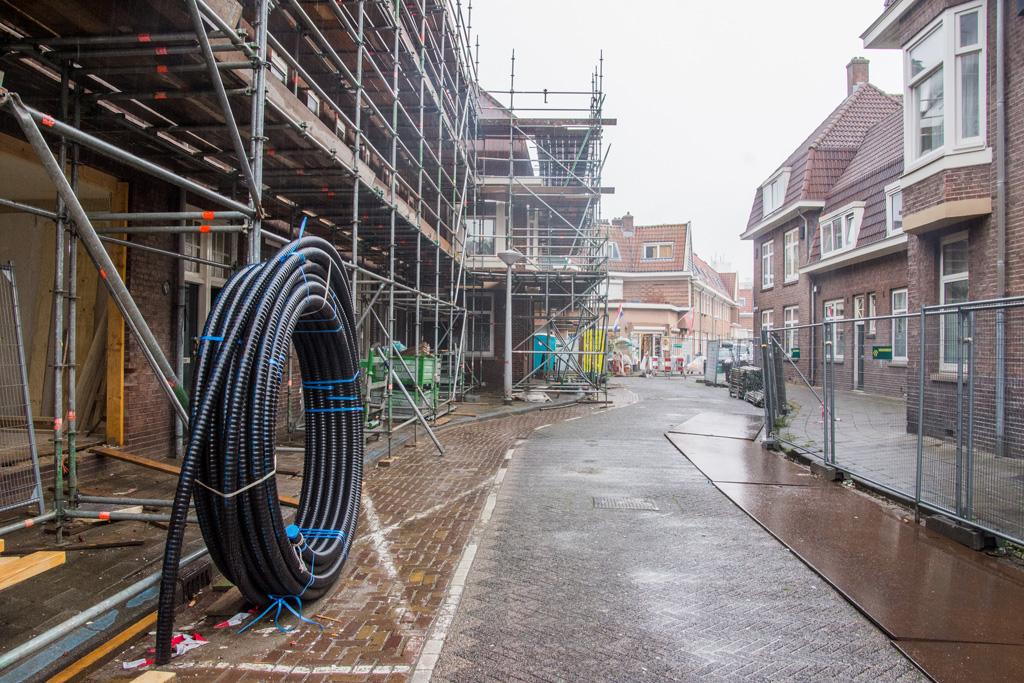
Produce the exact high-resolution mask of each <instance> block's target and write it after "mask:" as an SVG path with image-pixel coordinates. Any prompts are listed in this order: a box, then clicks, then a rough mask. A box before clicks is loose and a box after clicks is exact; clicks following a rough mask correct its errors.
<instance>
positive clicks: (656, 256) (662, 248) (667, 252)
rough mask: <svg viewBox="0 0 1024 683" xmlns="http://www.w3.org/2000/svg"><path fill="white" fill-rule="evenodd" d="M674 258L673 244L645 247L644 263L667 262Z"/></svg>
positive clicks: (661, 243) (656, 244) (659, 243)
mask: <svg viewBox="0 0 1024 683" xmlns="http://www.w3.org/2000/svg"><path fill="white" fill-rule="evenodd" d="M670 258H672V243H671V242H656V243H653V244H645V245H644V261H667V260H668V259H670Z"/></svg>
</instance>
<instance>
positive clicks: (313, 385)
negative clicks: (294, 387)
mask: <svg viewBox="0 0 1024 683" xmlns="http://www.w3.org/2000/svg"><path fill="white" fill-rule="evenodd" d="M357 379H359V373H358V372H357V373H356V374H354V375H352V376H351V377H348V378H345V379H318V380H314V381H312V382H303V383H302V386H303V387H304V388H306V389H333V388H334V385H335V384H350V383H352V382H355V381H356V380H357Z"/></svg>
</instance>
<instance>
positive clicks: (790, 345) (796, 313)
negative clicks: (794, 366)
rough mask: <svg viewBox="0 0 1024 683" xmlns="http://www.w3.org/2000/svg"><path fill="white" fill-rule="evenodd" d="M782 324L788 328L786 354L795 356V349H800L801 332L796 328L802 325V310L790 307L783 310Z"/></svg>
mask: <svg viewBox="0 0 1024 683" xmlns="http://www.w3.org/2000/svg"><path fill="white" fill-rule="evenodd" d="M782 318H783V321H782V324H783V325H784V326H785V327H786V340H785V341H786V353H788V354H789V355H790V357H791V358H792V356H793V349H799V348H800V336H799V332H800V331H799V330H798V329H796V326H797V325H799V324H800V308H799V307H797V306H788V307H786V308H784V309H782Z"/></svg>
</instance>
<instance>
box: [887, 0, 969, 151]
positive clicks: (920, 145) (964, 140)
mask: <svg viewBox="0 0 1024 683" xmlns="http://www.w3.org/2000/svg"><path fill="white" fill-rule="evenodd" d="M984 7H985V3H984V2H971V3H967V4H964V5H960V6H959V7H954V8H952V9H950V10H947V11H946V12H945V13H943V14H942V15H941V16H940V17H939V18H938V19H937V20H936V21H935V22H934V23H933V25H931V26H930V27H928V28H927V29H926V30H925V31H924V33H923V34H922V37H921V38H920V39H918V40H916V41H915V42H914V43H912V44H911V46H910V48H909V49H908V50H907V51H906V56H905V60H906V64H905V69H906V73H905V77H906V83H907V89H906V94H905V95H906V97H905V101H906V102H907V107H908V115H907V125H908V130H907V135H906V137H907V157H908V159H910V160H916V159H920V158H922V157H926V156H928V155H930V154H932V153H940V152H941V151H942V150H946V149H947V148H949V147H953V148H957V147H974V146H980V145H984V143H985V117H984V102H985V35H986V29H985V11H984ZM947 93H948V94H950V95H951V97H950V98H948V99H949V101H948V102H947V98H946V94H947ZM947 105H948V106H947Z"/></svg>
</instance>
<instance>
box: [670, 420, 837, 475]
mask: <svg viewBox="0 0 1024 683" xmlns="http://www.w3.org/2000/svg"><path fill="white" fill-rule="evenodd" d="M665 436H666V437H667V438H668V440H669V441H671V442H672V445H673V446H675V447H676V448H677V449H679V452H681V453H682V454H683V455H685V456H686V458H687V459H688V460H689V461H690V462H692V463H693V464H694V466H696V467H697V469H699V470H700V471H701V472H703V473H704V476H705V477H707V478H708V479H710V480H711V481H713V482H716V483H718V482H739V483H747V484H780V485H787V486H821V485H822V484H823V482H822V480H820V479H818V478H817V477H815V476H814V475H813V474H811V472H810V470H809V469H808V468H806V467H803V466H801V465H798V464H796V463H795V462H791V461H789V460H786V459H785V458H780V457H779V456H778V455H775V454H774V453H766V452H765V451H764V450H763V449H762V448H761V447H760V446H758V445H757V444H756V443H755V442H753V441H746V440H744V439H723V438H719V437H711V436H695V435H692V434H675V433H672V432H669V433H668V434H666V435H665Z"/></svg>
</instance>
